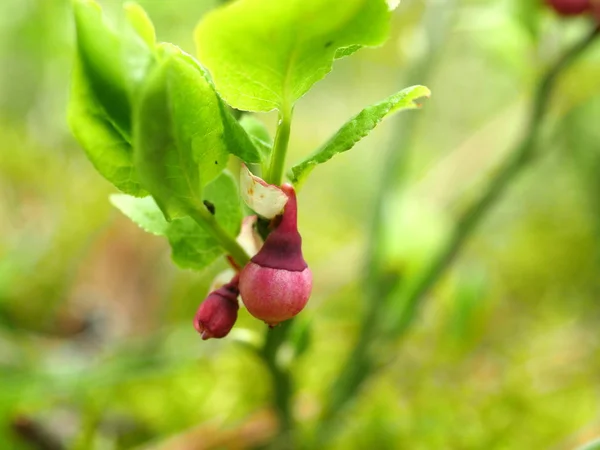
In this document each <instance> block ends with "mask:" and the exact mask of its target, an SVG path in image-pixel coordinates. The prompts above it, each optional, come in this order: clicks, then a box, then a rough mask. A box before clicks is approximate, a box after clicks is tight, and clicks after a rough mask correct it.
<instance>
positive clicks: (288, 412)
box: [259, 320, 294, 450]
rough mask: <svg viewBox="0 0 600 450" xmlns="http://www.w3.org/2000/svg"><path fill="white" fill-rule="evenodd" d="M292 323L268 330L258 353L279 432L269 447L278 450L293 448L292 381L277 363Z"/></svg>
mask: <svg viewBox="0 0 600 450" xmlns="http://www.w3.org/2000/svg"><path fill="white" fill-rule="evenodd" d="M292 323H293V322H292V320H287V321H285V322H283V323H282V324H280V325H278V326H277V327H275V328H272V329H269V330H268V331H267V333H266V336H265V343H264V345H263V347H262V348H261V349H260V351H259V354H260V356H261V358H262V359H263V361H264V363H265V366H266V367H267V370H268V371H269V374H270V376H271V383H272V385H273V393H272V395H273V407H274V408H275V413H276V414H277V420H278V422H279V430H278V434H277V436H276V438H275V439H274V440H273V442H272V443H271V447H272V448H274V449H278V450H279V449H286V448H290V449H291V448H294V445H293V438H294V436H293V431H294V419H293V415H292V393H293V381H292V377H291V374H290V372H289V370H288V369H287V368H284V367H281V365H280V364H279V363H278V362H277V354H278V352H279V348H280V347H281V344H282V343H283V342H285V339H286V337H287V334H288V332H289V330H290V328H291V325H292Z"/></svg>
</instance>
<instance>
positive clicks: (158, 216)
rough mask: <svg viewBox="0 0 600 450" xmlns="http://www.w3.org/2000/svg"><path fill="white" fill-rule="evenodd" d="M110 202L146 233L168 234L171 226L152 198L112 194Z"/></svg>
mask: <svg viewBox="0 0 600 450" xmlns="http://www.w3.org/2000/svg"><path fill="white" fill-rule="evenodd" d="M110 202H111V203H112V204H113V205H114V206H115V207H117V208H118V209H119V210H120V211H121V212H122V213H123V214H125V215H126V216H127V217H129V218H130V219H131V220H133V221H134V222H135V223H136V224H137V225H138V226H139V227H140V228H141V229H143V230H144V231H146V232H148V233H152V234H155V235H157V236H165V235H166V234H167V229H168V228H169V225H170V224H169V222H167V220H166V219H165V216H164V215H163V213H162V211H161V210H160V208H159V207H158V206H157V204H156V202H155V201H154V199H153V198H152V197H144V198H137V197H132V196H131V195H125V194H112V195H111V196H110Z"/></svg>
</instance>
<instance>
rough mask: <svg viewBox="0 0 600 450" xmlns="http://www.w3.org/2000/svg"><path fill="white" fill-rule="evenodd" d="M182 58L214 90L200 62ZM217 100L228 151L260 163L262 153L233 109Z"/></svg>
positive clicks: (241, 157)
mask: <svg viewBox="0 0 600 450" xmlns="http://www.w3.org/2000/svg"><path fill="white" fill-rule="evenodd" d="M181 57H182V59H183V60H185V61H187V62H188V63H189V64H190V65H191V66H192V67H194V68H195V69H196V70H198V71H199V72H200V73H201V74H202V76H203V77H204V78H205V79H206V81H207V82H208V83H209V84H210V85H211V86H212V88H213V89H214V85H213V84H212V81H211V80H210V77H209V76H208V74H207V73H206V71H205V70H204V68H203V67H202V66H201V65H200V64H198V61H196V60H195V59H194V58H193V57H191V56H190V55H188V54H186V53H183V52H182V54H181ZM217 98H218V101H219V113H220V114H221V120H222V121H223V139H224V141H225V146H226V147H227V151H228V152H229V153H231V154H232V155H235V156H237V157H238V158H240V159H241V160H242V161H244V162H246V163H260V162H261V160H262V156H263V155H262V153H261V152H260V149H259V148H258V147H257V146H256V145H255V143H254V141H253V140H252V139H251V136H249V135H248V133H247V132H246V131H245V130H244V128H243V127H242V126H241V125H240V123H239V122H238V121H237V119H236V118H235V117H234V116H233V114H232V112H231V108H230V107H229V106H228V105H227V104H226V103H225V102H224V101H223V100H222V99H221V97H219V96H218V95H217Z"/></svg>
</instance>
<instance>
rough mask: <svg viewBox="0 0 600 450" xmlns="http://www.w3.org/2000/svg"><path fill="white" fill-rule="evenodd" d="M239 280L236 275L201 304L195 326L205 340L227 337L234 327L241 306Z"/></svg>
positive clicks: (195, 318)
mask: <svg viewBox="0 0 600 450" xmlns="http://www.w3.org/2000/svg"><path fill="white" fill-rule="evenodd" d="M238 280H239V277H238V276H237V275H236V276H235V277H234V278H233V279H232V280H231V281H230V282H229V283H227V284H225V285H223V286H221V287H220V288H219V289H216V290H214V291H212V292H211V293H210V294H208V296H207V297H206V299H205V300H204V301H203V302H202V303H201V304H200V307H199V308H198V312H197V313H196V316H195V317H194V328H196V331H198V333H200V335H201V336H202V339H203V340H206V339H210V338H222V337H225V336H227V334H228V333H229V332H230V331H231V329H232V328H233V325H234V324H235V321H236V320H237V314H238V309H239V307H240V306H239V303H238V300H237V298H238V295H239V290H238Z"/></svg>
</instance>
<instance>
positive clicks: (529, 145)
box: [393, 27, 600, 335]
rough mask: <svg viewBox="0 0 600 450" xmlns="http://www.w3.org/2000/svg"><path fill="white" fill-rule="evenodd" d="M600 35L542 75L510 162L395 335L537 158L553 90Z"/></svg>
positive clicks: (417, 293) (457, 232)
mask: <svg viewBox="0 0 600 450" xmlns="http://www.w3.org/2000/svg"><path fill="white" fill-rule="evenodd" d="M599 35H600V27H596V28H595V29H594V30H593V31H592V33H590V34H589V35H587V36H586V37H585V38H584V39H583V40H581V41H580V42H578V43H577V44H575V45H574V46H573V47H572V48H571V49H569V50H568V51H567V52H566V53H565V54H564V55H563V56H562V57H561V58H560V59H559V60H558V61H557V62H556V63H555V64H554V65H553V66H552V67H550V69H549V70H548V72H547V73H546V75H545V76H544V77H543V78H542V80H541V82H540V84H539V85H538V89H537V91H536V94H535V96H534V101H533V106H532V109H531V116H530V118H529V124H528V126H527V129H526V131H525V134H524V136H523V138H522V139H521V141H520V142H519V144H517V146H516V147H515V149H514V150H513V152H512V153H511V154H510V155H509V157H508V159H507V160H506V162H505V163H504V164H503V165H502V166H501V167H500V168H499V169H498V171H497V175H496V176H495V177H494V178H493V179H492V180H491V181H490V183H489V184H488V187H487V189H485V190H484V191H483V193H482V194H481V196H480V197H479V199H477V200H476V201H475V202H474V203H473V204H472V205H471V206H470V207H469V208H467V209H466V210H465V211H464V212H463V213H462V214H461V216H460V217H459V219H458V221H457V224H456V226H455V228H454V232H453V233H452V236H451V237H450V239H449V240H448V242H447V244H446V246H445V247H444V248H442V250H441V251H440V253H439V254H438V256H437V257H436V258H435V259H434V260H433V262H432V263H431V265H430V267H429V269H428V270H426V271H425V272H424V274H423V276H422V277H421V278H420V279H419V281H418V282H417V283H416V284H415V286H414V288H413V289H412V290H411V291H410V292H409V293H408V295H407V297H406V298H405V302H406V307H405V308H404V309H403V312H402V315H401V317H399V318H398V323H397V324H396V326H395V332H394V333H393V334H394V335H399V334H402V333H403V332H404V331H405V330H406V329H407V328H408V327H409V325H410V324H411V323H412V321H413V319H414V317H415V315H416V312H417V310H418V307H419V305H420V303H422V301H423V298H424V296H425V294H427V292H429V290H430V289H431V288H432V287H433V286H434V285H435V284H436V282H437V281H438V280H439V279H440V277H441V275H442V274H443V273H444V271H445V270H446V268H448V266H449V265H450V264H451V262H452V261H453V260H454V257H455V256H456V255H457V254H458V252H459V251H460V250H461V249H462V247H463V245H464V244H465V242H466V241H467V239H468V238H469V237H470V236H471V234H472V233H473V231H474V230H475V228H476V227H477V225H479V223H480V222H481V220H482V219H483V218H484V217H485V215H486V214H487V213H488V212H489V210H490V209H491V207H492V206H493V205H494V204H495V203H496V201H498V199H499V198H500V197H501V196H502V194H503V193H504V192H505V191H506V189H507V187H508V186H509V184H510V182H511V181H512V180H513V179H514V178H515V177H516V176H517V175H518V174H519V173H521V171H522V170H523V169H524V168H525V167H527V165H528V164H529V163H530V162H531V161H532V160H533V159H534V156H535V151H536V149H537V145H538V141H539V137H540V129H541V125H542V122H543V120H544V118H545V117H546V114H547V113H548V110H549V103H550V99H551V94H552V91H553V90H554V87H555V85H556V82H557V80H558V77H559V75H560V74H561V73H562V72H563V71H564V70H565V69H566V68H567V67H568V66H569V65H570V64H571V63H572V62H573V61H574V60H575V59H576V58H577V57H578V56H579V55H580V54H581V53H582V52H583V51H584V50H585V49H586V48H588V47H589V46H590V44H591V43H592V42H594V40H595V39H596V38H597V37H598V36H599Z"/></svg>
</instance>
